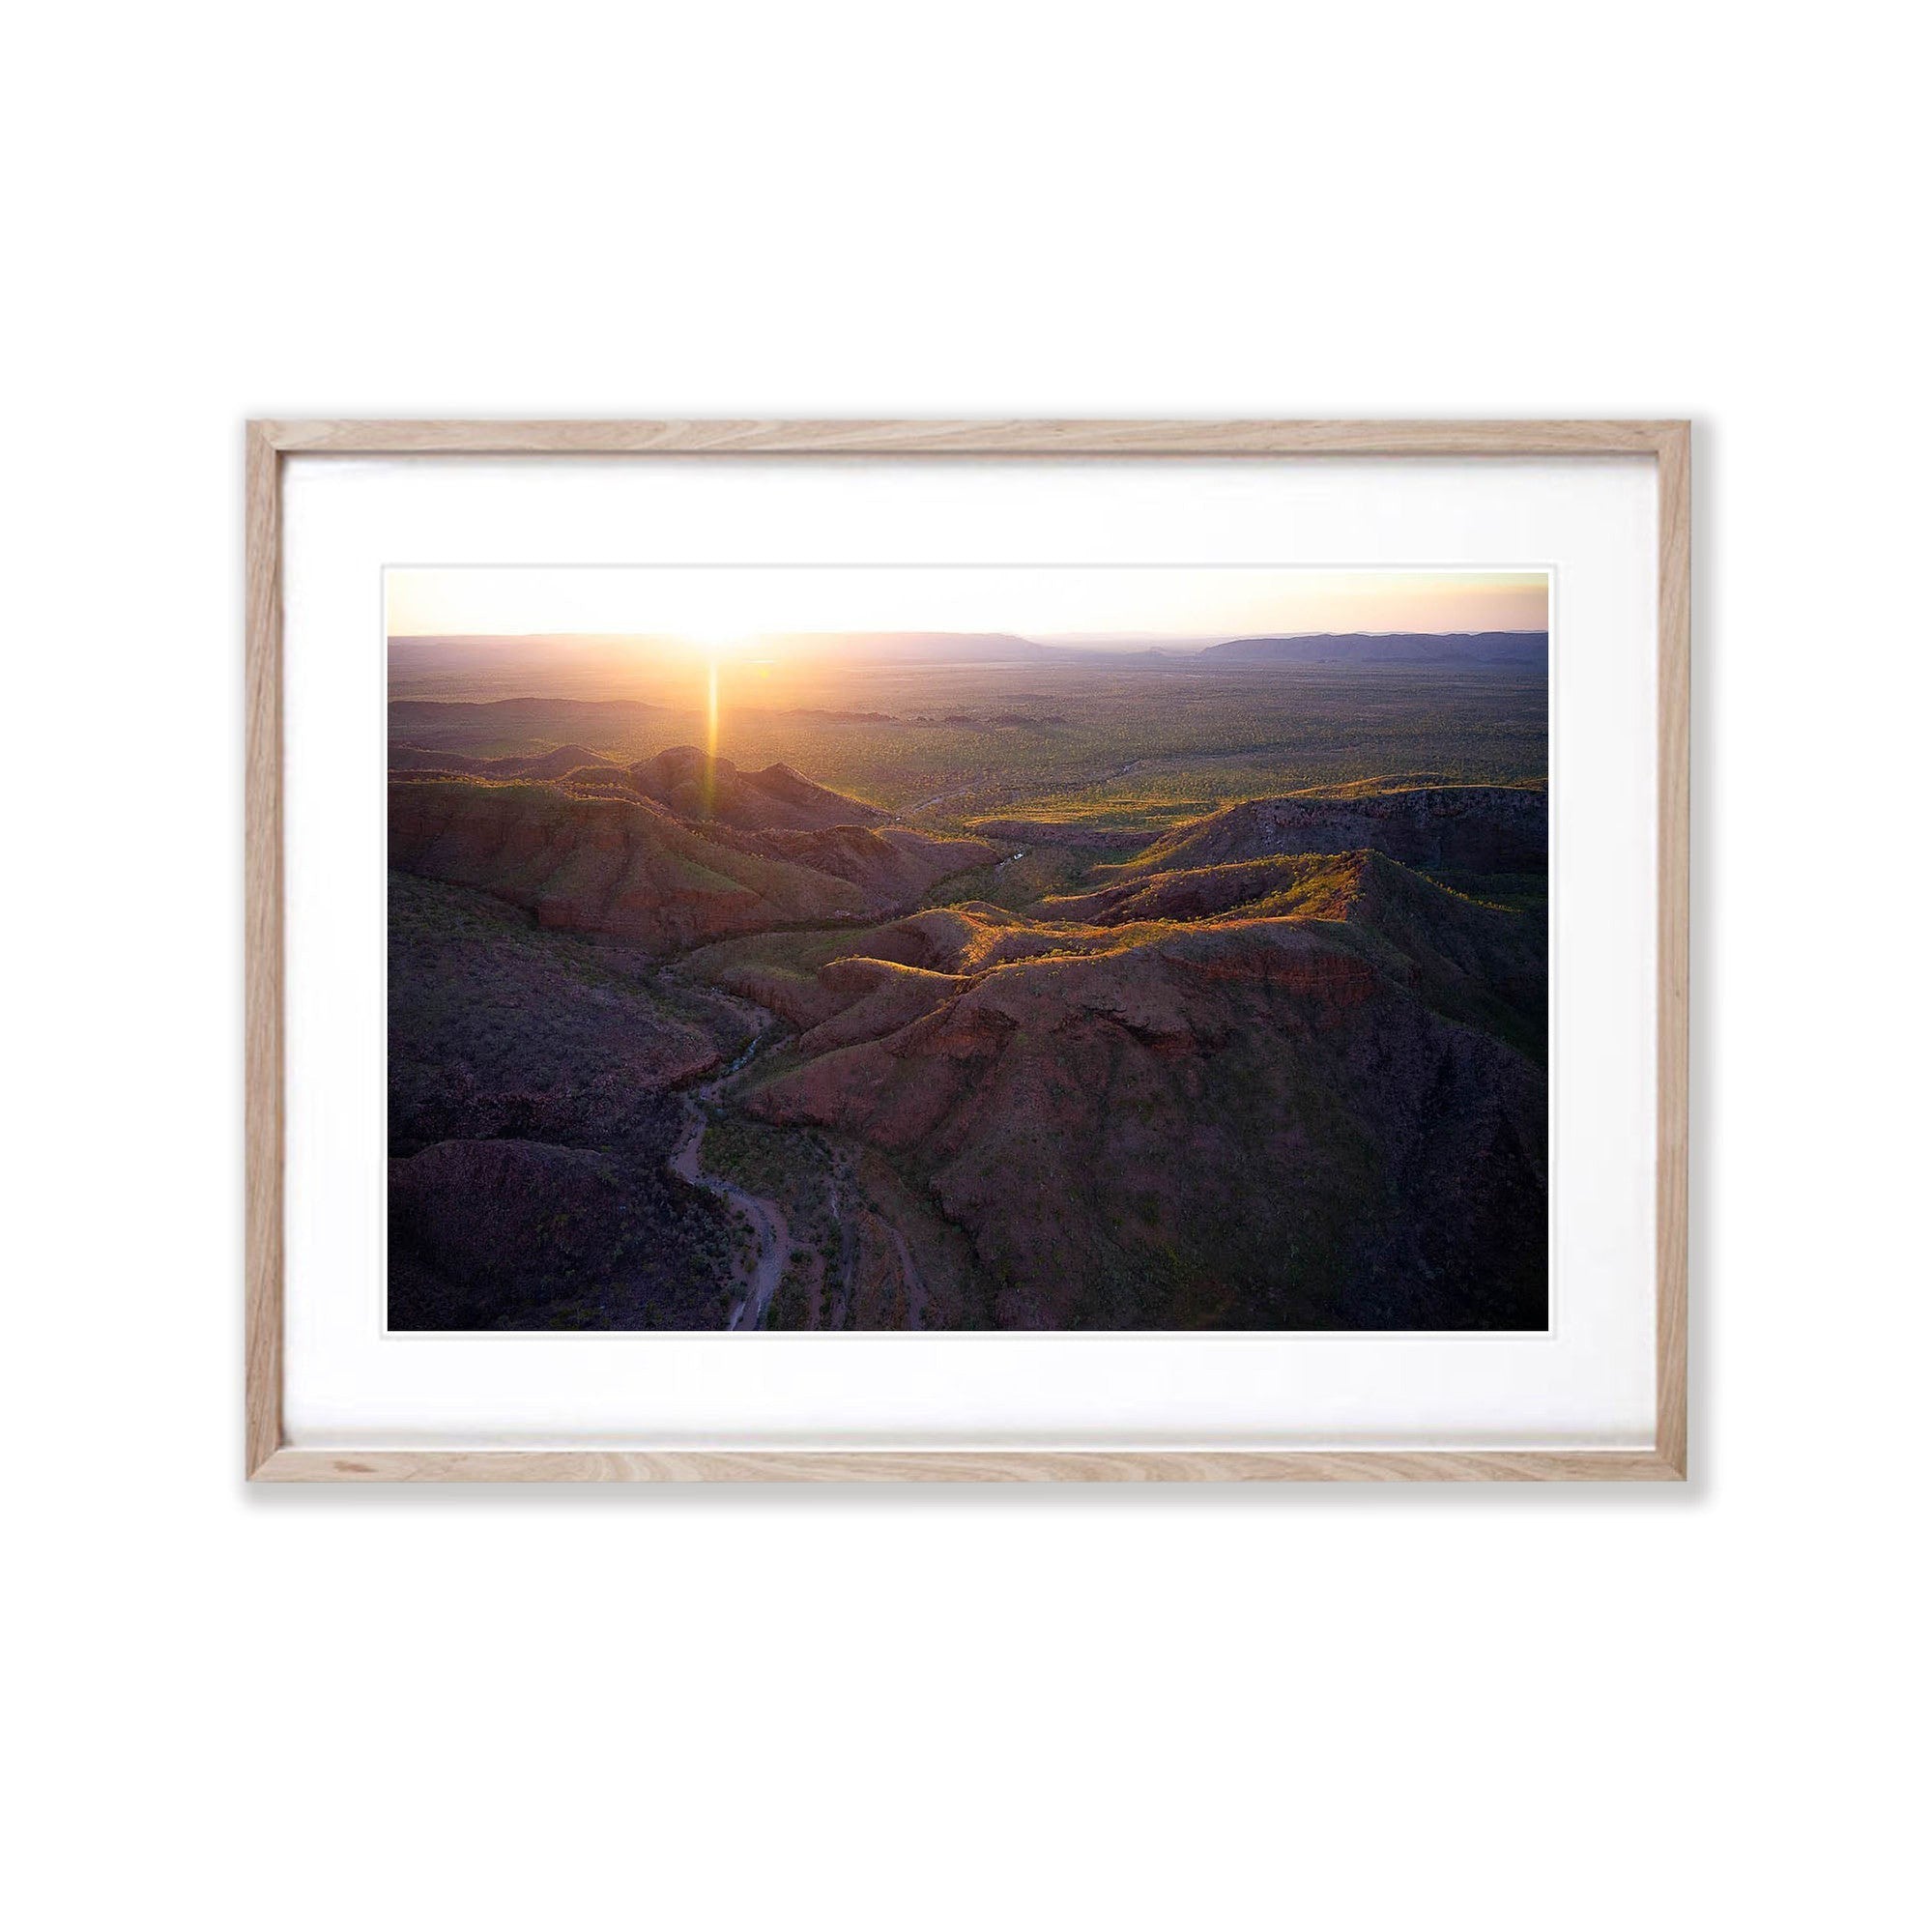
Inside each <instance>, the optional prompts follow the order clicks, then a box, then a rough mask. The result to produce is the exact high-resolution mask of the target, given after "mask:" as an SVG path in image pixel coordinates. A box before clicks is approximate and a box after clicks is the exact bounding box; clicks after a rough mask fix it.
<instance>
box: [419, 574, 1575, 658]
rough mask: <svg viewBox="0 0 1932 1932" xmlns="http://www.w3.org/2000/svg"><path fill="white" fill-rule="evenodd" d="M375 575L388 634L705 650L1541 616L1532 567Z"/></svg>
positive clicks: (1474, 622) (1463, 626)
mask: <svg viewBox="0 0 1932 1932" xmlns="http://www.w3.org/2000/svg"><path fill="white" fill-rule="evenodd" d="M384 576H385V583H386V588H387V591H388V602H389V635H390V636H391V637H425V636H428V637H434V636H445V637H448V636H489V635H499V636H512V637H517V636H532V635H541V634H544V633H549V632H592V633H598V634H605V635H610V634H616V635H623V634H638V635H649V636H665V635H670V636H676V637H679V638H683V639H685V640H687V641H689V642H690V643H691V644H693V645H695V646H698V647H701V648H706V649H717V648H720V647H724V646H727V645H730V644H733V643H736V642H739V641H748V640H751V639H755V638H756V637H758V636H759V635H760V634H763V633H774V634H775V633H782V632H787V631H793V632H795V631H1010V632H1012V633H1014V634H1016V635H1018V636H1021V637H1029V638H1036V639H1043V640H1053V639H1064V638H1082V637H1085V638H1096V637H1111V636H1123V637H1145V638H1159V637H1174V638H1190V639H1198V638H1211V637H1240V636H1247V635H1253V634H1254V633H1257V632H1270V631H1273V632H1296V631H1390V630H1426V631H1461V630H1543V629H1546V628H1547V626H1548V609H1549V603H1548V579H1547V576H1546V575H1545V573H1544V572H1543V571H1541V570H1509V571H1499V570H1320V569H1308V570H1282V569H1251V568H1247V567H1241V568H1226V569H1215V568H1207V569H1203V568H1196V567H1186V566H1168V565H1158V566H1151V567H1148V568H1144V569H1120V568H1116V567H1113V566H1096V567H1094V568H1090V569H1089V568H1082V567H1078V566H1074V567H1069V566H1064V565H1056V566H1053V567H1044V568H1006V567H1003V566H1002V567H991V568H985V569H959V568H953V567H947V566H941V565H935V566H932V567H921V568H909V569H908V568H901V567H898V566H869V565H868V566H855V567H854V566H844V565H840V566H832V567H822V568H798V567H793V566H789V565H780V566H772V567H769V568H765V567H761V566H744V565H733V566H731V567H728V568H712V567H708V566H705V567H693V568H682V567H662V566H641V567H635V568H604V567H600V566H576V565H568V566H556V567H543V568H525V567H522V566H507V567H504V568H476V567H462V568H454V569H440V568H439V569H418V568H414V567H403V566H397V567H394V568H391V569H389V570H388V571H386V572H385V573H384Z"/></svg>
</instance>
